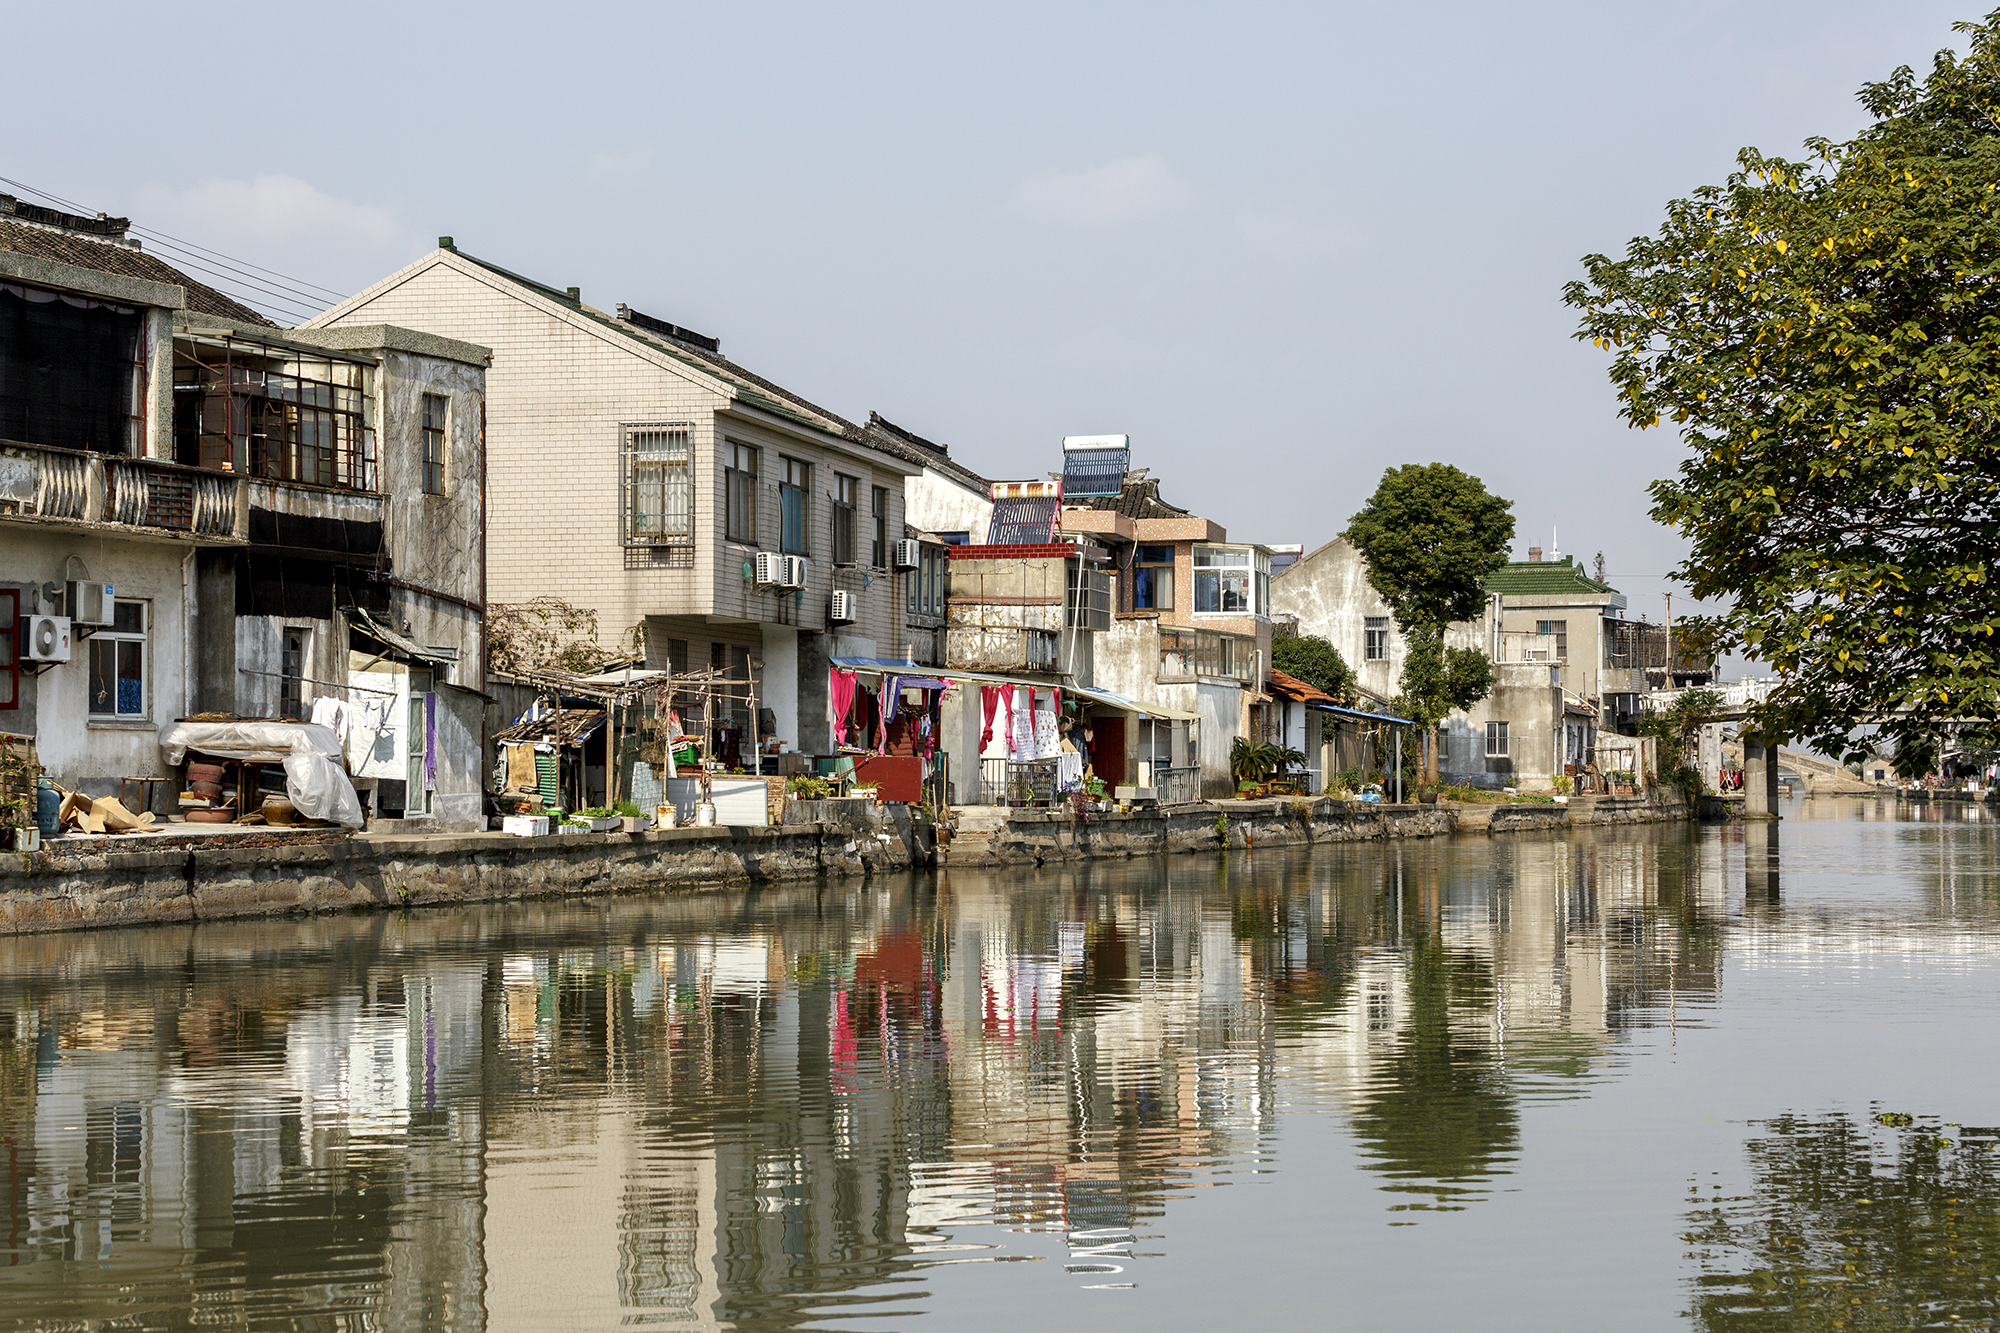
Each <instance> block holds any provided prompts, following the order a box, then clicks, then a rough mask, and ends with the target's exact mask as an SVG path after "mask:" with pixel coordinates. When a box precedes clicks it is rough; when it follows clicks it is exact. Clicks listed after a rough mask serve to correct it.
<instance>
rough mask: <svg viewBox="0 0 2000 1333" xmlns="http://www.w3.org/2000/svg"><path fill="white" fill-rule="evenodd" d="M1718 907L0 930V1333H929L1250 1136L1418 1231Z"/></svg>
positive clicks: (1646, 1007)
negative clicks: (889, 1323) (1336, 1159)
mask: <svg viewBox="0 0 2000 1333" xmlns="http://www.w3.org/2000/svg"><path fill="white" fill-rule="evenodd" d="M1884 827H1885V829H1886V830H1891V831H1895V832H1914V833H1915V834H1916V835H1918V836H1921V835H1923V834H1925V833H1926V832H1928V830H1924V829H1915V830H1912V829H1911V828H1910V826H1908V825H1898V826H1887V825H1885V826H1884ZM1979 855H1984V856H1985V857H1986V864H1987V866H1988V868H1989V869H1990V865H1991V850H1990V849H1988V851H1987V852H1985V853H1983V854H1981V853H1966V854H1965V856H1962V857H1961V859H1962V860H1964V859H1965V857H1971V858H1972V859H1974V860H1976V859H1977V857H1978V856H1979ZM1745 873H1746V869H1745V852H1744V848H1743V844H1742V840H1741V834H1740V831H1730V832H1727V833H1717V832H1715V831H1713V830H1710V831H1706V832H1704V831H1701V830H1696V829H1689V828H1679V827H1668V828H1649V829H1635V830H1624V831H1607V832H1605V833H1604V834H1602V835H1596V836H1579V837H1576V838H1573V839H1558V838H1542V837H1539V836H1521V837H1515V838H1511V839H1494V840H1491V841H1487V840H1465V841H1461V842H1452V843H1420V844H1410V845H1408V846H1391V847H1382V846H1377V845H1356V846H1348V847H1329V848H1321V849H1318V850H1317V851H1315V852H1313V853H1310V854H1306V853H1270V852H1264V853H1257V854H1255V855H1254V856H1237V857H1233V858H1230V859H1226V860H1224V859H1213V860H1211V859H1201V858H1187V859H1182V860H1175V861H1157V862H1143V863H1138V864H1132V865H1115V866H1095V867H1085V868H1081V869H1074V870H1066V871H1048V872H1032V873H1031V872H1010V873H1008V874H1005V875H984V874H981V875H967V874H962V873H953V874H951V875H950V876H948V877H945V878H941V879H938V880H935V881H933V880H929V879H922V878H913V879H907V880H899V881H894V882H890V883H871V884H869V885H867V886H862V887H857V886H852V885H832V886H826V887H824V888H820V887H810V886H808V887H798V888H791V889H784V890H777V891H764V892H757V893H750V894H730V895H716V896H704V897H687V896H681V897H669V898H657V899H645V898H626V899H615V900H606V901H603V902H594V903H586V904H569V905H546V904H511V905H506V906H496V907H491V908H481V909H467V910H463V911H451V912H426V913H418V914H412V915H408V916H402V917H393V918H391V917H372V918H344V919H331V920H316V921H310V922H301V923H264V924H221V925H213V926H204V927H199V928H194V929H185V930H182V929H163V930H155V931H144V932H121V933H107V934H99V935H90V936H72V937H61V938H39V939H35V938H31V939H21V940H13V941H7V942H4V943H0V978H4V980H0V1134H4V1138H5V1145H4V1146H5V1149H6V1152H7V1163H8V1172H9V1189H8V1194H7V1203H6V1207H7V1219H6V1232H7V1243H6V1249H5V1254H6V1265H5V1271H4V1274H0V1326H6V1327H16V1328H29V1327H53V1326H57V1325H59V1324H61V1323H62V1322H63V1321H69V1322H70V1324H71V1325H72V1326H79V1327H80V1326H85V1325H86V1324H88V1323H89V1322H90V1321H112V1320H120V1319H122V1320H125V1321H126V1322H127V1325H128V1326H133V1327H182V1326H191V1325H195V1324H202V1325H208V1324H224V1325H230V1326H241V1327H258V1328H315V1329H317V1328H340V1329H347V1328H354V1329H363V1328H366V1329H377V1328H384V1329H399V1330H400V1329H487V1328H491V1329H495V1330H505V1329H536V1330H540V1329H552V1328H557V1329H559V1328H571V1327H574V1328H602V1327H606V1326H610V1325H612V1324H617V1323H627V1322H629V1323H643V1324H646V1325H649V1326H659V1327H666V1328H712V1327H719V1326H729V1327H738V1328H746V1329H784V1328H794V1327H804V1326H809V1325H815V1326H816V1325H819V1324H822V1323H826V1322H829V1321H830V1322H833V1323H836V1324H839V1325H841V1326H850V1327H851V1326H855V1320H856V1318H857V1317H865V1318H866V1319H869V1320H877V1321H881V1320H887V1319H891V1318H894V1317H897V1316H898V1315H904V1314H909V1313H915V1312H917V1311H925V1312H934V1313H939V1314H942V1315H944V1316H945V1317H947V1318H950V1317H952V1316H953V1314H954V1309H955V1307H954V1306H953V1305H952V1304H951V1303H950V1302H951V1301H953V1300H958V1299H961V1298H959V1297H955V1296H947V1295H946V1294H944V1288H943V1287H942V1286H941V1285H940V1283H941V1282H942V1280H943V1275H946V1274H948V1273H950V1272H953V1271H962V1269H963V1266H964V1265H966V1264H969V1263H970V1264H992V1263H996V1262H1013V1261H1017V1260H1031V1259H1033V1258H1035V1257H1036V1256H1038V1255H1041V1256H1045V1257H1052V1258H1058V1259H1059V1260H1060V1262H1057V1263H1032V1262H1031V1263H1027V1264H1025V1265H1024V1266H1023V1267H1022V1268H1021V1269H1019V1270H1007V1271H1009V1272H1010V1273H1011V1272H1018V1273H1019V1275H1020V1277H1019V1280H1021V1281H1032V1282H1035V1283H1041V1284H1047V1283H1058V1284H1063V1285H1064V1287H1065V1289H1066V1290H1077V1291H1081V1290H1085V1289H1095V1288H1116V1287H1124V1286H1127V1285H1129V1284H1134V1283H1138V1284H1141V1285H1143V1284H1144V1282H1145V1280H1146V1277H1147V1273H1148V1272H1149V1271H1152V1272H1157V1269H1158V1265H1159V1264H1160V1262H1161V1256H1164V1257H1165V1259H1166V1261H1167V1262H1169V1263H1185V1262H1187V1261H1188V1260H1189V1259H1190V1258H1192V1257H1194V1256H1192V1255H1190V1253H1189V1252H1187V1251H1186V1250H1177V1249H1176V1246H1175V1241H1174V1234H1175V1233H1174V1227H1173V1222H1172V1209H1173V1207H1174V1204H1175V1201H1176V1200H1178V1199H1182V1198H1186V1197H1188V1196H1189V1195H1190V1193H1191V1192H1193V1191H1198V1190H1205V1189H1209V1188H1211V1187H1213V1186H1216V1185H1220V1184H1227V1183H1232V1182H1236V1181H1243V1180H1247V1179H1250V1178H1252V1176H1251V1173H1268V1172H1273V1171H1275V1172H1278V1173H1279V1174H1280V1175H1281V1176H1282V1175H1283V1173H1284V1172H1285V1171H1286V1170H1288V1169H1289V1168H1288V1165H1287V1163H1286V1161H1285V1159H1284V1154H1283V1152H1282V1151H1281V1144H1280V1138H1281V1134H1280V1130H1281V1121H1282V1119H1283V1117H1285V1116H1296V1115H1311V1114H1326V1115H1330V1116H1332V1117H1334V1118H1335V1119H1336V1120H1337V1122H1338V1123H1341V1124H1343V1125H1345V1126H1346V1127H1347V1128H1348V1131H1349V1133H1350V1135H1351V1142H1352V1143H1353V1145H1354V1149H1355V1151H1356V1153H1357V1154H1358V1158H1359V1161H1360V1163H1361V1165H1362V1167H1363V1168H1364V1170H1365V1171H1366V1172H1367V1173H1369V1174H1368V1178H1369V1179H1371V1180H1372V1181H1373V1182H1374V1184H1375V1186H1376V1188H1377V1190H1378V1191H1379V1192H1377V1193H1376V1194H1375V1195H1374V1202H1373V1204H1372V1205H1371V1208H1372V1212H1373V1217H1374V1222H1373V1223H1372V1225H1375V1226H1378V1227H1379V1226H1381V1225H1383V1224H1398V1225H1401V1224H1409V1223H1416V1224H1418V1225H1429V1224H1430V1223H1428V1222H1426V1221H1425V1218H1426V1217H1427V1216H1428V1215H1429V1214H1430V1213H1432V1212H1434V1211H1439V1210H1442V1211H1445V1212H1452V1211H1459V1210H1466V1209H1473V1210H1477V1209H1479V1208H1482V1207H1487V1206H1490V1201H1491V1199H1492V1198H1493V1195H1494V1191H1496V1190H1498V1189H1501V1188H1503V1187H1504V1185H1503V1182H1504V1181H1506V1179H1507V1178H1508V1177H1509V1176H1510V1174H1512V1173H1514V1172H1516V1171H1517V1170H1519V1169H1520V1162H1521V1158H1522V1153H1523V1146H1522V1145H1523V1138H1524V1135H1523V1122H1524V1117H1525V1116H1526V1114H1527V1112H1528V1109H1529V1108H1531V1107H1532V1106H1534V1105H1537V1104H1540V1103H1545V1102H1563V1101H1569V1100H1574V1099H1578V1098H1587V1097H1589V1096H1591V1095H1592V1093H1593V1090H1594V1089H1596V1088H1597V1087H1599V1086H1600V1085H1601V1084H1602V1083H1603V1081H1604V1080H1607V1079H1614V1078H1618V1077H1621V1075H1622V1073H1623V1071H1624V1070H1625V1069H1626V1067H1627V1066H1628V1064H1629V1063H1630V1062H1631V1061H1632V1060H1633V1059H1635V1058H1637V1057H1636V1055H1635V1050H1634V1039H1635V1038H1637V1037H1640V1036H1642V1035H1645V1036H1648V1037H1649V1039H1650V1034H1653V1033H1655V1032H1657V1033H1659V1034H1660V1036H1661V1040H1662V1041H1664V1042H1666V1043H1669V1044H1671V1043H1673V1042H1675V1041H1677V1040H1679V1039H1680V1034H1681V1033H1682V1032H1683V1031H1684V1030H1685V1031H1689V1032H1695V1031H1700V1030H1703V1029H1705V1028H1706V1027H1708V1026H1709V1025H1710V1024H1711V1023H1713V1022H1714V1020H1715V1014H1716V1006H1717V1004H1718V1000H1719V997H1720V995H1721V991H1722V984H1723V983H1722V978H1723V965H1722V959H1723V956H1724V952H1725V947H1724V941H1725V939H1729V938H1733V937H1732V936H1731V935H1730V932H1731V931H1732V930H1736V931H1739V932H1742V931H1744V930H1746V929H1747V931H1748V933H1747V935H1744V936H1743V938H1744V939H1745V940H1746V941H1747V943H1746V944H1745V945H1744V947H1746V948H1750V949H1752V950H1754V949H1756V948H1758V947H1760V946H1759V944H1758V941H1760V940H1765V941H1769V940H1776V939H1779V938H1780V937H1781V935H1782V932H1783V931H1785V930H1787V929H1790V928H1791V927H1790V925H1789V924H1788V921H1787V918H1786V917H1785V915H1784V913H1785V911H1786V907H1785V905H1784V904H1783V903H1781V902H1780V903H1774V902H1771V901H1769V900H1762V901H1760V902H1756V903H1752V902H1747V901H1746V899H1745V896H1744V884H1745ZM1965 873H1966V874H1969V873H1970V864H1969V862H1968V865H1967V868H1966V870H1965ZM1951 891H1952V892H1959V891H1960V890H1958V889H1953V890H1951ZM1939 892H1944V890H1942V889H1940V890H1939ZM1753 897H1754V895H1753ZM1313 1188H1319V1186H1318V1185H1314V1186H1313ZM1482 1201H1485V1202H1482ZM1040 1234H1045V1235H1046V1237H1047V1238H1048V1241H1049V1243H1040V1242H1036V1243H1031V1240H1032V1238H1034V1237H1036V1236H1037V1235H1040ZM1052 1246H1053V1248H1052ZM993 1271H996V1272H997V1271H998V1270H993ZM953 1290H956V1288H954V1289H953ZM960 1312H961V1313H963V1311H962V1310H961V1311H960Z"/></svg>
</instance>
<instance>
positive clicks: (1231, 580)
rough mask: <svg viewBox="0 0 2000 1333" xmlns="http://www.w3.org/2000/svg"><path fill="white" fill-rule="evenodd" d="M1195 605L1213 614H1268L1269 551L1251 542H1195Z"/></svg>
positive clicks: (1269, 584)
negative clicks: (1235, 544)
mask: <svg viewBox="0 0 2000 1333" xmlns="http://www.w3.org/2000/svg"><path fill="white" fill-rule="evenodd" d="M1194 609H1195V611H1196V612H1197V613H1203V612H1206V613H1209V614H1212V615H1230V616H1268V615H1270V614H1271V557H1270V555H1269V554H1268V553H1266V552H1264V551H1262V550H1259V549H1258V548H1256V547H1254V546H1218V545H1214V544H1212V543H1209V542H1198V543H1196V544H1195V548H1194Z"/></svg>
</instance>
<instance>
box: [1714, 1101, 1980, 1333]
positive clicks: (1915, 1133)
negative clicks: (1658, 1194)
mask: <svg viewBox="0 0 2000 1333" xmlns="http://www.w3.org/2000/svg"><path fill="white" fill-rule="evenodd" d="M1883 1118H1884V1119H1891V1120H1907V1119H1908V1117H1883ZM1763 1128H1764V1129H1765V1131H1766V1132H1765V1133H1764V1134H1763V1135H1761V1136H1760V1137H1756V1138H1753V1139H1751V1140H1750V1141H1749V1143H1748V1144H1747V1145H1746V1148H1745V1151H1746V1153H1747V1154H1748V1156H1749V1159H1750V1170H1751V1176H1752V1183H1751V1188H1750V1192H1749V1193H1748V1194H1747V1195H1742V1196H1734V1197H1728V1198H1724V1197H1720V1196H1718V1197H1716V1198H1714V1199H1710V1200H1703V1201H1701V1203H1700V1205H1699V1206H1697V1207H1695V1208H1694V1209H1693V1210H1692V1211H1690V1212H1689V1213H1688V1215H1687V1221H1688V1228H1689V1229H1688V1232H1687V1234H1686V1236H1685V1237H1684V1239H1685V1240H1686V1241H1687V1242H1688V1243H1689V1245H1690V1246H1691V1247H1692V1253H1691V1257H1692V1258H1694V1259H1695V1260H1696V1261H1697V1262H1698V1263H1699V1264H1700V1266H1701V1273H1700V1275H1699V1276H1698V1277H1696V1278H1695V1279H1694V1286H1695V1298H1694V1305H1693V1309H1692V1310H1691V1311H1690V1313H1691V1314H1692V1315H1693V1317H1694V1318H1695V1320H1696V1321H1697V1322H1698V1323H1699V1324H1700V1325H1701V1326H1702V1327H1704V1328H1707V1329H1713V1330H1717V1331H1718V1333H1751V1331H1752V1330H1758V1329H1808V1328H1810V1329H1819V1328H1826V1329H1832V1328H1839V1329H1855V1330H1866V1329H1888V1328H1970V1327H1992V1322H1991V1321H1992V1320H1993V1319H1994V1317H1995V1314H1996V1311H2000V1172H1996V1163H1995V1158H1996V1156H2000V1154H1996V1153H1995V1151H1994V1144H1995V1139H1994V1138H1993V1137H1990V1135H1991V1134H1992V1133H1993V1131H1979V1132H1976V1133H1959V1132H1957V1131H1955V1130H1953V1129H1951V1128H1950V1127H1943V1128H1940V1127H1939V1126H1937V1125H1936V1124H1935V1123H1934V1122H1933V1123H1930V1124H1908V1125H1901V1124H1899V1125H1892V1126H1886V1127H1885V1126H1879V1125H1870V1124H1866V1123H1857V1122H1855V1121H1854V1120H1853V1119H1851V1118H1850V1117H1848V1116H1847V1115H1845V1114H1842V1113H1838V1112H1836V1113H1833V1114H1829V1115H1824V1116H1819V1117H1816V1118H1805V1117H1795V1116H1789V1115H1788V1116H1781V1117H1779V1118H1778V1119H1775V1120H1771V1121H1767V1122H1765V1123H1764V1126H1763ZM1691 1188H1692V1189H1694V1190H1695V1191H1696V1192H1699V1189H1700V1187H1699V1186H1698V1185H1696V1186H1692V1187H1691Z"/></svg>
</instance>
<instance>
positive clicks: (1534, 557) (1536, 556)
mask: <svg viewBox="0 0 2000 1333" xmlns="http://www.w3.org/2000/svg"><path fill="white" fill-rule="evenodd" d="M1528 563H1529V564H1531V565H1539V564H1541V563H1542V548H1541V547H1539V546H1530V547H1529V548H1528Z"/></svg>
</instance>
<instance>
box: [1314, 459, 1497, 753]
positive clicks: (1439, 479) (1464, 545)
mask: <svg viewBox="0 0 2000 1333" xmlns="http://www.w3.org/2000/svg"><path fill="white" fill-rule="evenodd" d="M1510 508H1511V506H1509V505H1508V503H1507V502H1506V501H1505V500H1503V499H1501V498H1500V497H1499V496H1497V495H1494V494H1492V493H1490V492H1489V491H1488V490H1487V489H1486V486H1485V484H1484V483H1483V482H1481V481H1480V480H1479V478H1477V477H1475V476H1472V475H1470V474H1468V473H1465V472H1461V471H1460V470H1459V469H1457V468H1455V467H1453V466H1452V465H1451V464H1449V463H1412V464H1409V465H1407V466H1404V467H1396V468H1390V469H1389V470H1388V471H1387V472H1384V473H1383V474H1382V482H1381V484H1380V485H1379V486H1377V487H1376V488H1375V494H1374V495H1373V496H1371V497H1369V500H1368V503H1367V504H1366V505H1365V506H1363V508H1362V510H1361V512H1360V513H1358V514H1356V515H1355V516H1354V517H1353V518H1352V519H1350V520H1349V521H1348V525H1347V531H1346V532H1344V533H1342V534H1341V536H1342V537H1344V538H1346V539H1347V541H1348V542H1349V543H1350V544H1352V545H1353V547H1354V549H1355V550H1357V551H1359V552H1361V558H1362V559H1363V560H1364V561H1366V562H1367V565H1368V582H1369V583H1370V584H1371V585H1372V586H1373V587H1374V589H1375V591H1376V592H1378V593H1380V594H1381V595H1382V600H1383V601H1385V602H1387V603H1388V604H1389V609H1390V610H1391V611H1392V612H1394V613H1395V616H1396V624H1397V625H1398V626H1399V627H1400V628H1401V629H1402V631H1403V636H1404V638H1405V640H1406V641H1407V644H1408V648H1407V651H1406V652H1405V654H1404V658H1403V677H1402V680H1401V682H1400V685H1401V689H1402V698H1403V702H1404V704H1405V706H1406V707H1408V708H1409V709H1410V716H1411V717H1413V718H1415V719H1416V720H1417V721H1418V722H1419V723H1420V724H1421V725H1422V726H1423V727H1424V729H1425V731H1426V733H1427V735H1428V736H1429V738H1430V741H1431V744H1430V745H1429V747H1428V749H1429V756H1428V759H1427V761H1426V764H1425V776H1426V779H1427V780H1429V781H1435V780H1436V778H1437V744H1436V729H1437V725H1438V723H1440V722H1442V721H1443V720H1444V719H1445V717H1446V716H1447V715H1449V714H1450V713H1452V712H1454V711H1456V710H1459V709H1464V708H1470V707H1471V706H1472V705H1473V704H1475V703H1478V702H1479V701H1480V700H1481V699H1484V698H1485V697H1486V696H1487V694H1488V693H1489V692H1490V691H1491V690H1492V688H1493V673H1492V664H1491V663H1489V662H1487V660H1486V658H1485V655H1484V654H1482V653H1480V652H1478V651H1477V650H1474V649H1470V648H1455V649H1452V650H1450V651H1449V652H1447V651H1446V650H1445V647H1444V631H1445V626H1447V625H1449V624H1451V623H1452V622H1453V621H1458V620H1471V619H1473V618H1475V617H1476V616H1478V615H1479V614H1480V612H1481V611H1482V610H1483V609H1484V607H1485V603H1486V590H1485V580H1486V576H1487V575H1488V574H1491V573H1492V572H1493V571H1494V570H1496V569H1498V568H1500V566H1502V565H1503V564H1505V563H1507V546H1508V543H1510V542H1512V541H1513V540H1514V516H1513V514H1512V513H1511V512H1509V511H1510ZM1475 659H1476V660H1475Z"/></svg>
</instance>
